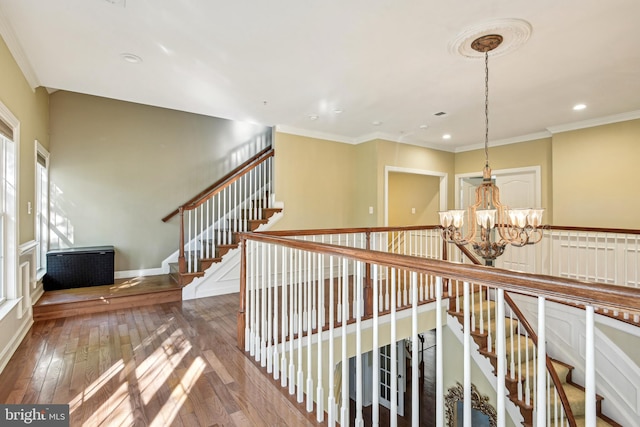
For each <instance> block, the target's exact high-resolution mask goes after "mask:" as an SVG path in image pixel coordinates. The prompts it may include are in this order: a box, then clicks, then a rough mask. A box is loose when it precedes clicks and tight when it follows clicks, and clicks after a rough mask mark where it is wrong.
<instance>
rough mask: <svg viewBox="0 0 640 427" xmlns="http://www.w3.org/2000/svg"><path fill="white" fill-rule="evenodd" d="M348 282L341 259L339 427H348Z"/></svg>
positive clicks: (345, 268) (345, 267)
mask: <svg viewBox="0 0 640 427" xmlns="http://www.w3.org/2000/svg"><path fill="white" fill-rule="evenodd" d="M347 280H348V272H347V260H346V259H342V299H343V301H345V304H343V306H342V318H343V319H345V321H344V322H343V323H342V328H341V332H342V358H341V362H340V368H341V370H342V390H341V393H340V396H341V401H342V406H341V407H340V425H341V426H347V425H349V359H348V358H347V324H346V319H348V316H349V311H348V310H349V307H348V304H347V303H346V301H348V300H349V294H348V288H347V283H346V281H347Z"/></svg>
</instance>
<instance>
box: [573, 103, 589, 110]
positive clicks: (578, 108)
mask: <svg viewBox="0 0 640 427" xmlns="http://www.w3.org/2000/svg"><path fill="white" fill-rule="evenodd" d="M585 108H587V106H586V105H585V104H576V105H574V106H573V109H574V111H580V110H584V109H585Z"/></svg>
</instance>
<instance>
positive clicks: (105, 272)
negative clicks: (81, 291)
mask: <svg viewBox="0 0 640 427" xmlns="http://www.w3.org/2000/svg"><path fill="white" fill-rule="evenodd" d="M114 257H115V253H114V250H113V246H94V247H86V248H70V249H56V250H52V251H49V252H47V274H45V275H44V278H43V279H42V284H43V286H44V290H45V291H52V290H56V289H69V288H81V287H85V286H99V285H111V284H113V282H114Z"/></svg>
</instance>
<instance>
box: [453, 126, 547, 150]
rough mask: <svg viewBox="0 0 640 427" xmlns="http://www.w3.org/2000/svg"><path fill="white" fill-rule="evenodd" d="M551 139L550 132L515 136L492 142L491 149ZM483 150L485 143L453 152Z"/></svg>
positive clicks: (490, 143) (463, 147)
mask: <svg viewBox="0 0 640 427" xmlns="http://www.w3.org/2000/svg"><path fill="white" fill-rule="evenodd" d="M549 137H551V132H548V131H542V132H535V133H529V134H527V135H521V136H515V137H513V138H505V139H499V140H497V141H490V142H489V147H498V146H500V145H510V144H517V143H519V142H527V141H534V140H536V139H543V138H549ZM483 148H484V144H483V143H480V144H472V145H465V146H462V147H458V148H456V149H455V150H453V152H454V153H462V152H465V151H473V150H481V149H483Z"/></svg>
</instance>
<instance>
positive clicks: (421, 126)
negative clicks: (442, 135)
mask: <svg viewBox="0 0 640 427" xmlns="http://www.w3.org/2000/svg"><path fill="white" fill-rule="evenodd" d="M428 127H429V125H420V129H426V128H428Z"/></svg>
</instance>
